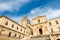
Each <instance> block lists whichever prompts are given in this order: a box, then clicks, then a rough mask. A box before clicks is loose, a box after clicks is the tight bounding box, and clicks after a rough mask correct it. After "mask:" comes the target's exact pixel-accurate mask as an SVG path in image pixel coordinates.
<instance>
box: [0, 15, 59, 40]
mask: <svg viewBox="0 0 60 40" xmlns="http://www.w3.org/2000/svg"><path fill="white" fill-rule="evenodd" d="M1 38H3V39H4V38H6V40H60V18H54V19H51V20H47V19H46V16H45V15H44V16H37V17H35V18H33V19H32V23H31V22H30V20H29V19H28V17H26V16H25V17H24V18H22V19H21V21H20V22H19V23H17V22H15V21H13V20H12V19H10V18H8V17H6V16H0V39H1ZM8 38H9V39H8ZM4 40H5V39H4Z"/></svg>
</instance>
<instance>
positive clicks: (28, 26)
mask: <svg viewBox="0 0 60 40" xmlns="http://www.w3.org/2000/svg"><path fill="white" fill-rule="evenodd" d="M20 25H22V26H23V27H25V28H26V31H27V33H28V34H29V35H31V32H32V25H31V23H30V20H29V19H28V18H27V16H24V18H23V19H21V21H20ZM32 34H33V33H32Z"/></svg>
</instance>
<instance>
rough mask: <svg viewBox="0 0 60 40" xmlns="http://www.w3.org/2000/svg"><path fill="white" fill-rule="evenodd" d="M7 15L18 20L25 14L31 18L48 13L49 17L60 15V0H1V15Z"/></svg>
mask: <svg viewBox="0 0 60 40" xmlns="http://www.w3.org/2000/svg"><path fill="white" fill-rule="evenodd" d="M1 15H5V16H7V17H9V18H11V19H13V20H15V21H16V22H19V21H20V20H21V19H22V18H23V17H24V16H27V17H28V18H29V19H30V20H32V18H34V17H36V16H41V15H46V17H47V19H52V18H57V17H60V0H0V16H1Z"/></svg>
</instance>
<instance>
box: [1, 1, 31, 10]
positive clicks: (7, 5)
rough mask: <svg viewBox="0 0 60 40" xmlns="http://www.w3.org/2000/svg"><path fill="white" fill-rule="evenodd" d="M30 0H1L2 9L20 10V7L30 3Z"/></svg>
mask: <svg viewBox="0 0 60 40" xmlns="http://www.w3.org/2000/svg"><path fill="white" fill-rule="evenodd" d="M29 1H30V0H9V1H8V0H6V1H2V0H0V11H5V10H8V11H12V10H19V8H20V7H21V6H22V5H24V4H26V3H28V2H29Z"/></svg>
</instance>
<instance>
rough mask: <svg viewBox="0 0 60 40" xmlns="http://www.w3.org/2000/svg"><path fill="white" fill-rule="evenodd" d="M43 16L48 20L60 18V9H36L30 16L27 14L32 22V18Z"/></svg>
mask: <svg viewBox="0 0 60 40" xmlns="http://www.w3.org/2000/svg"><path fill="white" fill-rule="evenodd" d="M28 15H29V16H28ZM43 15H46V17H47V19H53V18H57V17H60V9H53V8H50V7H44V8H40V7H37V8H36V9H33V10H31V12H30V13H29V14H27V16H28V17H29V18H30V20H31V19H32V18H35V17H36V16H43Z"/></svg>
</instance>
